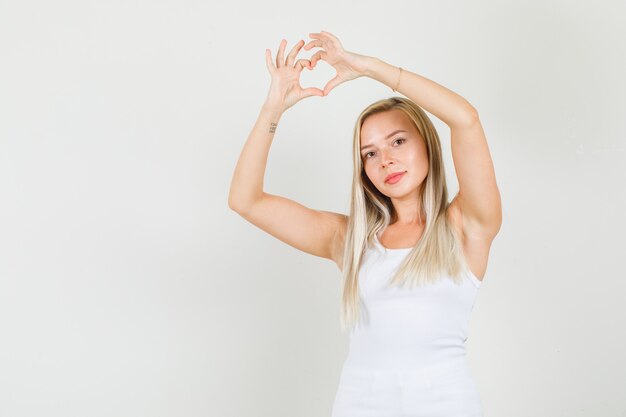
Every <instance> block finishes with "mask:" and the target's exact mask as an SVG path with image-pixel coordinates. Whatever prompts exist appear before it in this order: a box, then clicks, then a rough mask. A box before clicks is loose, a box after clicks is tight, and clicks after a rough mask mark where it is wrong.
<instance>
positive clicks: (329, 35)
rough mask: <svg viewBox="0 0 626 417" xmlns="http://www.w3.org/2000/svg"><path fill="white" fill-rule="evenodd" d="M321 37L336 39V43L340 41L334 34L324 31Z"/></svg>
mask: <svg viewBox="0 0 626 417" xmlns="http://www.w3.org/2000/svg"><path fill="white" fill-rule="evenodd" d="M321 35H325V36H327V37H329V38H332V39H334V40H336V41H338V40H339V39H338V38H337V37H336V36H335V35H333V34H332V33H330V32H326V31H325V30H323V31H322V32H321Z"/></svg>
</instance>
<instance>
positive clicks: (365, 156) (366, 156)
mask: <svg viewBox="0 0 626 417" xmlns="http://www.w3.org/2000/svg"><path fill="white" fill-rule="evenodd" d="M371 153H374V152H366V153H365V154H363V158H365V159H367V158H369V156H368V155H369V154H371Z"/></svg>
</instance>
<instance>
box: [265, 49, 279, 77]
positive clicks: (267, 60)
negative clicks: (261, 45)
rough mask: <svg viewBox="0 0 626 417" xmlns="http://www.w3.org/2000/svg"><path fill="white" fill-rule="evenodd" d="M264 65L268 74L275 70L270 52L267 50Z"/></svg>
mask: <svg viewBox="0 0 626 417" xmlns="http://www.w3.org/2000/svg"><path fill="white" fill-rule="evenodd" d="M265 65H267V69H268V70H269V72H270V74H271V73H273V72H274V70H275V69H276V67H275V66H274V63H273V62H272V52H271V51H270V50H269V49H266V50H265Z"/></svg>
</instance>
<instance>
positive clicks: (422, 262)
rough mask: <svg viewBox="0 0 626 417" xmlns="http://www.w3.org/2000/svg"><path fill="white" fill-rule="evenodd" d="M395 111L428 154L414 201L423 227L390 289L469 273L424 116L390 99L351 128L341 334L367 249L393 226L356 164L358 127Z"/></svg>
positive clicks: (357, 305) (356, 310)
mask: <svg viewBox="0 0 626 417" xmlns="http://www.w3.org/2000/svg"><path fill="white" fill-rule="evenodd" d="M394 109H398V110H401V111H402V112H404V114H406V115H407V116H408V118H409V119H410V120H411V122H412V124H413V125H414V126H415V127H416V129H417V131H418V132H419V133H420V135H421V136H422V137H423V138H424V141H425V143H426V149H427V152H428V174H427V176H426V178H425V180H424V182H423V183H422V185H421V187H420V192H419V198H420V200H421V206H422V209H423V210H424V213H425V216H426V219H425V220H426V225H425V228H424V231H423V233H422V236H421V238H420V240H419V242H418V244H417V245H416V246H415V247H414V248H413V249H412V250H411V251H410V252H409V253H408V255H407V256H406V258H405V259H404V261H403V262H402V263H401V264H400V266H399V267H398V270H397V271H396V273H395V275H394V276H393V277H392V280H391V281H390V284H391V285H402V286H405V285H407V284H408V285H410V286H412V287H413V286H417V285H423V284H425V283H434V282H436V281H437V280H438V279H440V278H441V274H442V273H444V274H447V275H449V276H450V277H451V278H452V280H453V281H454V282H455V283H457V284H458V283H460V282H461V280H462V278H461V277H460V274H461V273H462V272H463V271H464V270H468V266H467V263H466V261H465V258H464V256H463V251H462V250H461V245H460V242H459V239H458V236H456V233H455V231H454V229H453V227H452V225H451V224H449V222H448V218H447V216H446V209H447V208H448V206H449V205H450V203H449V202H448V191H447V186H446V175H445V170H444V165H443V159H442V155H441V142H440V141H439V136H438V135H437V131H436V130H435V127H434V126H433V124H432V122H431V121H430V119H429V118H428V116H427V115H426V113H425V112H424V111H423V110H422V109H421V108H420V107H419V106H418V105H417V104H415V103H414V102H412V101H411V100H409V99H407V98H404V97H391V98H387V99H382V100H379V101H377V102H375V103H373V104H370V105H369V106H368V107H367V108H365V110H363V111H362V112H361V114H360V115H359V117H358V119H357V121H356V124H355V127H354V141H353V160H354V172H353V180H352V198H351V204H350V216H349V218H348V224H347V229H346V236H345V241H344V242H345V246H344V256H343V268H342V273H343V294H342V302H341V307H342V309H341V328H342V330H345V329H346V328H347V326H348V325H350V326H351V327H352V328H354V327H355V326H356V325H357V323H358V322H359V320H360V319H361V300H360V297H359V292H358V275H359V269H360V265H361V261H362V257H363V255H364V253H365V249H366V248H367V246H370V245H373V244H374V236H375V235H376V234H377V233H378V232H379V231H381V230H383V229H385V228H386V227H387V226H388V225H389V224H390V223H392V222H393V221H395V220H396V213H395V210H394V207H393V204H392V202H391V199H390V198H389V197H387V196H385V195H384V194H382V193H381V192H380V191H378V189H377V188H376V187H375V186H374V185H373V184H372V183H371V181H370V180H369V178H368V177H367V174H366V173H365V170H364V167H363V161H362V160H361V150H360V144H361V127H362V126H363V122H365V120H366V119H367V118H368V117H369V116H371V115H373V114H376V113H381V112H386V111H389V110H394Z"/></svg>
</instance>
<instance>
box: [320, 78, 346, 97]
mask: <svg viewBox="0 0 626 417" xmlns="http://www.w3.org/2000/svg"><path fill="white" fill-rule="evenodd" d="M341 83H342V81H341V79H340V78H339V76H338V75H337V76H335V78H333V79H332V80H330V81H329V82H327V83H326V85H325V86H324V95H325V96H327V95H328V93H330V90H332V89H333V88H335V87H337V86H338V85H339V84H341Z"/></svg>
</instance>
